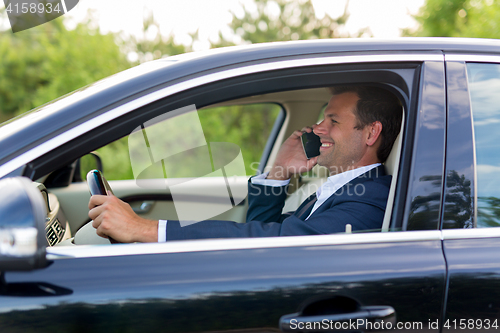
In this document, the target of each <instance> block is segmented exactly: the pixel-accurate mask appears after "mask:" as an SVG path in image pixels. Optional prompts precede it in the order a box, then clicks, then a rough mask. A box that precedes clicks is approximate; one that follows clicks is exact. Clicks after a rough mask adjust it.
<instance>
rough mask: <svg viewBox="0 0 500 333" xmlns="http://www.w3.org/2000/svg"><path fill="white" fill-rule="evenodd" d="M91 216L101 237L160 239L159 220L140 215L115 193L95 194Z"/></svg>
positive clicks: (142, 240) (120, 240)
mask: <svg viewBox="0 0 500 333" xmlns="http://www.w3.org/2000/svg"><path fill="white" fill-rule="evenodd" d="M89 217H90V218H91V219H92V220H93V222H92V226H93V227H94V228H96V229H97V230H96V232H97V235H99V236H101V237H104V238H108V237H112V238H113V239H115V240H117V241H119V242H122V243H132V242H144V243H147V242H157V241H158V221H151V220H147V219H144V218H142V217H139V216H138V215H137V214H136V213H134V211H133V210H132V208H131V207H130V205H129V204H127V203H125V202H123V201H121V200H120V199H118V198H117V197H115V196H114V195H108V196H106V195H93V196H92V197H91V198H90V201H89Z"/></svg>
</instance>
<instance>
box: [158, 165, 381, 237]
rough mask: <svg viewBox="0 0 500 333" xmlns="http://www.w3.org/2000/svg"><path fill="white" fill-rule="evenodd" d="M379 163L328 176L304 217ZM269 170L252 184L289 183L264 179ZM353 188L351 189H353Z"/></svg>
mask: <svg viewBox="0 0 500 333" xmlns="http://www.w3.org/2000/svg"><path fill="white" fill-rule="evenodd" d="M379 165H381V164H380V163H375V164H371V165H367V166H363V167H360V168H357V169H352V170H348V171H344V172H342V173H339V174H336V175H333V176H330V177H328V179H327V181H326V182H325V183H323V185H321V187H320V188H319V189H318V190H317V191H316V197H317V198H318V200H317V201H316V202H315V203H314V207H313V209H312V211H311V213H310V214H309V216H308V217H307V218H306V220H307V219H308V218H309V217H310V216H311V215H312V213H314V211H315V210H316V209H318V207H319V206H321V205H322V204H323V203H324V202H325V201H326V200H327V199H328V198H329V197H330V196H332V195H333V194H334V193H335V192H337V190H338V189H340V188H341V187H342V186H344V185H345V184H347V183H348V182H350V181H351V180H353V179H354V178H356V177H359V176H361V175H362V174H364V173H365V172H368V171H370V170H371V169H373V168H376V167H378V166H379ZM268 174H269V172H266V173H263V174H260V175H257V176H255V177H252V178H250V181H251V182H252V184H256V185H266V186H274V187H278V186H286V185H288V184H289V183H290V179H287V180H274V179H266V177H267V175H268ZM354 190H355V189H353V191H354ZM166 241H167V220H159V223H158V242H159V243H161V242H166Z"/></svg>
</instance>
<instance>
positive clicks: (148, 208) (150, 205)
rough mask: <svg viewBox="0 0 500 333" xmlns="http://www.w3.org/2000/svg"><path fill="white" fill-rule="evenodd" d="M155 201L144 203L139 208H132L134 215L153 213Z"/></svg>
mask: <svg viewBox="0 0 500 333" xmlns="http://www.w3.org/2000/svg"><path fill="white" fill-rule="evenodd" d="M154 203H155V202H154V201H146V200H145V201H143V202H142V203H141V204H140V205H139V206H138V207H134V208H132V210H133V211H134V213H136V214H147V213H149V212H150V211H151V208H153V205H154Z"/></svg>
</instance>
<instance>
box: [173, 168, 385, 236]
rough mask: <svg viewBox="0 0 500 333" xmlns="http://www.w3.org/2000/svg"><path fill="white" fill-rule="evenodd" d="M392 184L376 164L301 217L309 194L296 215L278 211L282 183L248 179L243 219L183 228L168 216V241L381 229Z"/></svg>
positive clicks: (307, 206)
mask: <svg viewBox="0 0 500 333" xmlns="http://www.w3.org/2000/svg"><path fill="white" fill-rule="evenodd" d="M390 184H391V176H388V175H385V171H384V167H383V166H379V167H377V168H374V169H372V170H370V171H368V172H366V173H364V174H362V175H361V176H359V177H357V178H355V179H353V180H351V181H350V182H349V183H347V184H345V185H344V186H343V187H341V188H340V189H339V190H338V191H337V192H335V193H334V194H333V195H331V196H330V197H329V198H328V199H327V200H326V201H325V202H324V203H323V204H322V205H321V206H320V207H318V209H316V210H315V211H314V213H313V214H312V215H311V217H309V219H307V220H305V218H307V216H308V215H309V213H310V212H311V210H312V208H313V204H312V203H310V201H311V200H312V199H313V198H311V197H310V198H308V199H307V200H305V201H304V202H303V203H302V204H301V205H300V207H299V208H298V209H297V211H296V212H295V213H293V212H292V213H288V214H281V211H282V209H283V206H284V204H285V199H286V196H287V193H286V187H285V186H283V187H271V186H263V185H255V184H251V182H249V191H248V198H249V208H248V213H247V223H236V222H230V221H216V220H209V221H201V222H198V223H195V224H191V225H188V226H184V227H181V226H180V224H179V222H178V221H171V220H169V221H168V223H167V240H180V239H201V238H235V237H272V236H298V235H318V234H331V233H336V232H344V231H345V225H346V224H348V223H349V224H351V225H352V230H353V231H356V230H366V229H380V228H381V227H382V221H383V219H384V213H385V207H386V204H387V197H388V195H389V187H390Z"/></svg>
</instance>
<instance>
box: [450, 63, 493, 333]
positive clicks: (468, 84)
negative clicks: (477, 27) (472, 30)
mask: <svg viewBox="0 0 500 333" xmlns="http://www.w3.org/2000/svg"><path fill="white" fill-rule="evenodd" d="M446 59H447V64H446V67H447V77H448V88H447V89H448V101H449V109H448V113H449V121H448V148H447V150H448V154H447V163H446V168H447V177H446V182H447V183H446V195H445V212H444V220H443V229H444V230H443V239H444V241H443V244H444V253H445V256H446V261H447V265H448V281H447V284H448V285H449V288H448V289H449V291H448V295H447V303H446V304H447V305H446V316H445V317H444V318H443V328H444V329H445V330H450V331H463V330H464V329H466V330H469V331H485V330H496V329H498V327H499V324H500V323H499V322H498V320H499V318H500V306H499V304H498V298H499V297H500V288H499V279H498V277H499V274H500V259H499V258H498V251H499V248H500V233H499V232H500V229H498V226H499V225H500V224H499V223H500V220H499V215H498V207H499V206H498V204H499V199H498V198H499V197H500V193H499V188H500V182H499V180H500V178H499V176H498V168H499V166H500V159H499V154H498V152H499V150H500V145H499V143H498V142H499V141H498V122H499V121H500V110H499V109H498V105H499V104H498V96H499V95H498V92H499V89H500V85H499V83H498V82H499V80H500V58H499V57H498V56H494V55H491V56H484V55H483V56H480V55H447V56H446Z"/></svg>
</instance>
